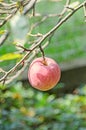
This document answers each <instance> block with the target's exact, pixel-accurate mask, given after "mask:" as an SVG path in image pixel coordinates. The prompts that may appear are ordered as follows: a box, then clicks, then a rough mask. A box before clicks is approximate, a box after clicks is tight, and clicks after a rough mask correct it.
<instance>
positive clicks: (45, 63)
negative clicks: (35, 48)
mask: <svg viewBox="0 0 86 130" xmlns="http://www.w3.org/2000/svg"><path fill="white" fill-rule="evenodd" d="M39 48H40V51H41V53H42V57H43V64H44V65H47V62H46V59H45V54H44V50H43V49H42V46H41V45H39Z"/></svg>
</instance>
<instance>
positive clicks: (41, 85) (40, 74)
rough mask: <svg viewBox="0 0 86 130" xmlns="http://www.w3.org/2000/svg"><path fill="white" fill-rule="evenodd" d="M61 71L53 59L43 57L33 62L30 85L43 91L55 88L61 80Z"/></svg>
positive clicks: (29, 72) (30, 68) (29, 75)
mask: <svg viewBox="0 0 86 130" xmlns="http://www.w3.org/2000/svg"><path fill="white" fill-rule="evenodd" d="M60 76H61V71H60V68H59V66H58V64H57V63H56V62H55V61H54V60H53V59H51V58H48V57H45V60H44V59H43V57H40V58H36V59H35V60H33V62H32V63H31V65H30V67H29V71H28V79H29V82H30V84H31V85H32V86H33V87H34V88H36V89H38V90H41V91H47V90H49V89H51V88H53V87H54V86H55V85H56V84H57V83H58V82H59V80H60Z"/></svg>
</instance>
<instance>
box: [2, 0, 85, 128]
mask: <svg viewBox="0 0 86 130" xmlns="http://www.w3.org/2000/svg"><path fill="white" fill-rule="evenodd" d="M65 2H66V1H60V2H52V1H51V2H50V1H48V0H42V1H41V2H39V3H37V5H36V12H37V13H40V14H42V15H48V14H54V13H55V14H59V13H60V12H61V10H62V9H63V7H64V3H65ZM72 2H73V1H72ZM80 2H82V1H80ZM45 5H46V7H45ZM45 8H46V9H45ZM28 15H29V14H27V16H21V15H20V14H17V15H16V16H15V17H14V18H12V19H11V20H10V21H9V22H8V23H7V24H5V25H4V26H3V27H1V28H0V35H2V32H3V31H4V30H8V31H9V32H10V36H9V38H8V39H7V40H6V41H5V43H4V44H3V46H1V47H0V60H2V62H0V67H1V68H3V69H5V70H9V69H10V68H11V67H13V66H14V65H15V64H16V63H17V62H18V61H19V59H20V58H21V57H20V56H18V55H15V56H13V54H15V52H18V51H19V48H17V47H16V46H15V44H16V43H18V42H19V43H21V44H22V45H24V46H25V47H29V44H28V43H29V42H31V41H32V40H33V38H32V37H29V36H28V35H26V34H27V33H28V32H29V31H30V27H31V25H32V24H34V23H36V22H39V21H40V20H41V19H42V17H41V16H40V17H32V18H29V17H28ZM57 21H58V17H50V18H48V19H46V20H45V21H44V22H43V23H41V24H39V26H37V27H36V28H35V29H34V30H33V31H32V33H33V34H36V33H38V32H39V33H42V34H45V33H46V32H48V31H49V30H50V29H51V28H52V27H54V26H55V25H56V23H57ZM84 21H85V19H84V13H83V9H80V10H79V11H77V12H76V13H75V14H74V15H73V16H72V17H71V18H70V19H69V20H68V21H66V22H65V23H64V24H63V25H62V26H61V27H60V28H59V29H58V30H57V31H56V32H55V33H54V35H53V37H52V39H51V41H50V44H49V45H48V46H47V47H46V48H45V49H44V52H45V55H46V56H49V57H51V58H53V59H55V60H56V61H57V62H58V63H59V64H63V63H64V62H66V63H67V62H69V61H71V60H76V59H80V60H81V59H83V58H86V43H85V42H86V23H85V22H84ZM8 54H9V55H8ZM71 78H72V77H71ZM82 84H83V85H82ZM82 84H81V85H79V86H78V88H77V89H75V90H74V91H73V93H71V94H65V95H64V96H62V97H58V95H57V94H53V93H49V92H40V91H38V90H35V89H34V88H32V87H31V86H30V85H29V83H27V82H25V83H23V82H22V81H13V82H12V83H11V84H9V85H4V86H3V85H0V130H34V129H35V130H86V85H85V84H84V83H82ZM60 87H64V85H63V84H62V83H59V85H57V86H56V88H54V89H53V91H58V88H60Z"/></svg>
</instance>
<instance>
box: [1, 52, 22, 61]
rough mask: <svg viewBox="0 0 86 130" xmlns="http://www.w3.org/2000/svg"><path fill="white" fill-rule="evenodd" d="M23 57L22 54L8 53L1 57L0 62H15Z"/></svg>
mask: <svg viewBox="0 0 86 130" xmlns="http://www.w3.org/2000/svg"><path fill="white" fill-rule="evenodd" d="M21 57H22V55H21V54H16V53H8V54H5V55H3V56H0V61H6V60H13V59H18V58H21Z"/></svg>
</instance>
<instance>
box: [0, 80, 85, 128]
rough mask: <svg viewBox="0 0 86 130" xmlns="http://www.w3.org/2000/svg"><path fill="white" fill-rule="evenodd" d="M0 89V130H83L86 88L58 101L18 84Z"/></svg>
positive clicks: (46, 94)
mask: <svg viewBox="0 0 86 130" xmlns="http://www.w3.org/2000/svg"><path fill="white" fill-rule="evenodd" d="M0 88H1V90H0V130H33V129H35V130H48V129H49V130H58V129H59V130H69V129H70V130H85V129H86V85H84V86H83V87H80V88H79V89H77V90H75V92H76V94H75V95H72V94H67V95H65V96H64V97H59V98H57V97H56V95H53V94H51V95H49V93H48V92H40V91H37V90H35V89H33V88H31V87H28V86H24V87H23V84H22V83H21V82H18V83H17V84H16V85H11V86H10V87H9V88H8V89H7V90H6V88H5V86H0ZM57 91H58V89H57Z"/></svg>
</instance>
